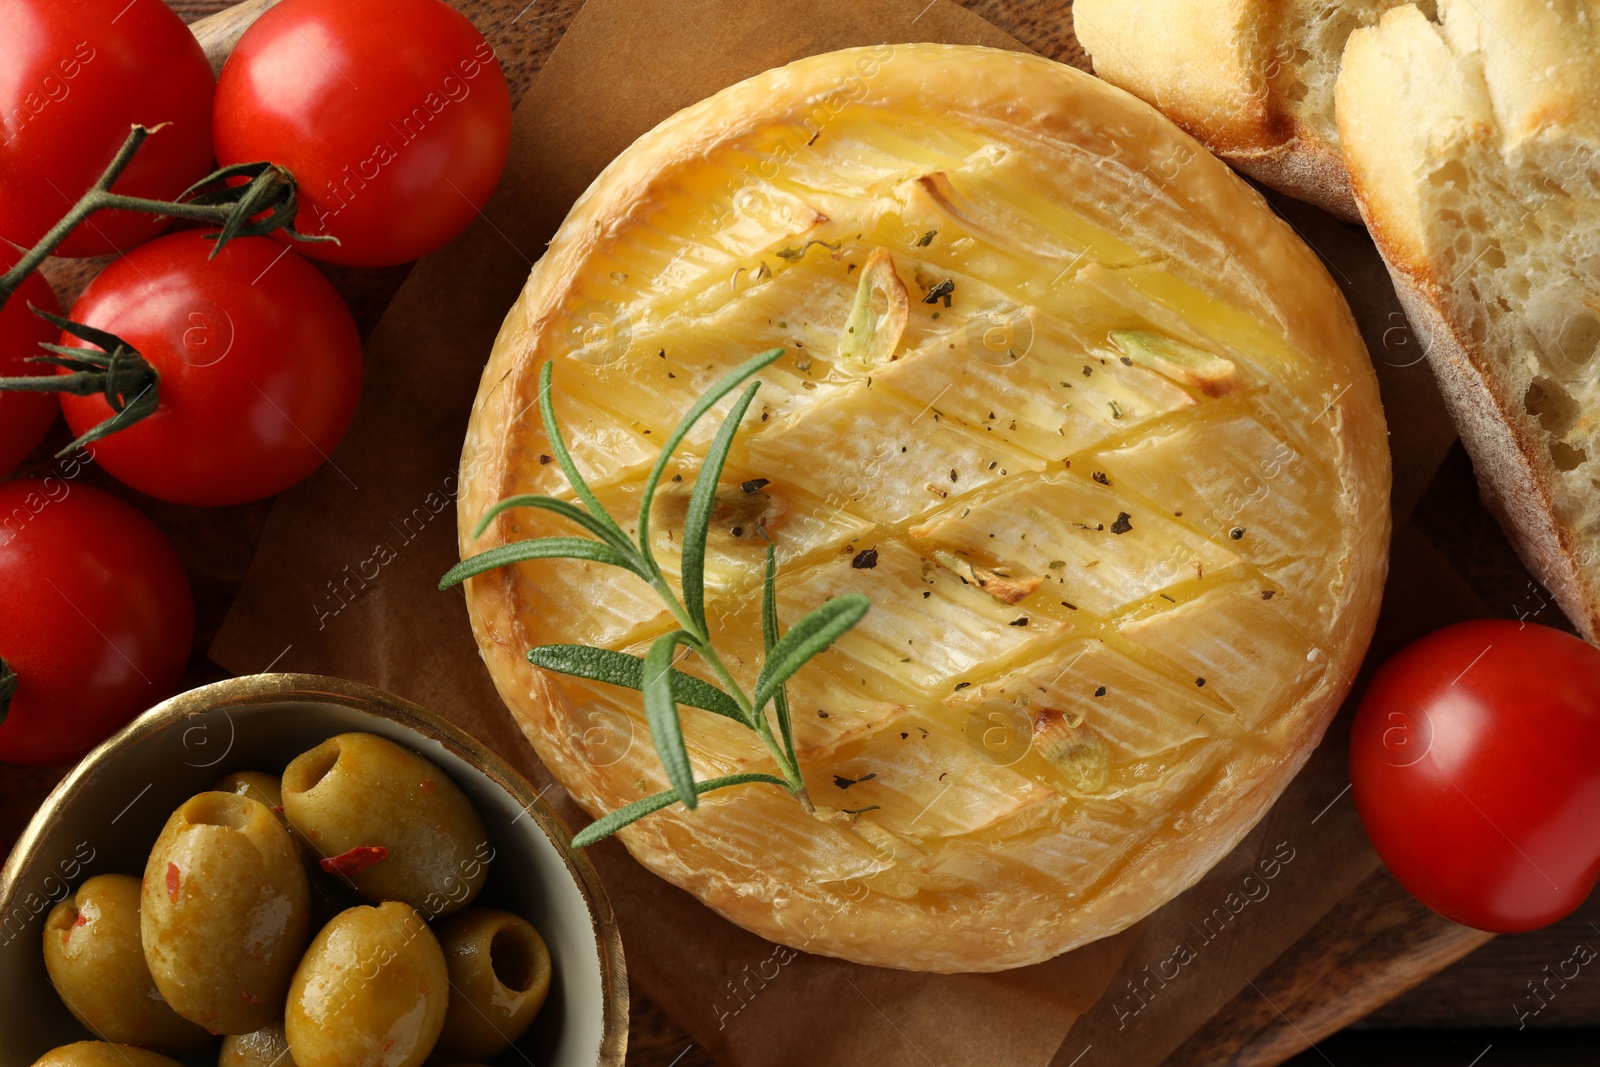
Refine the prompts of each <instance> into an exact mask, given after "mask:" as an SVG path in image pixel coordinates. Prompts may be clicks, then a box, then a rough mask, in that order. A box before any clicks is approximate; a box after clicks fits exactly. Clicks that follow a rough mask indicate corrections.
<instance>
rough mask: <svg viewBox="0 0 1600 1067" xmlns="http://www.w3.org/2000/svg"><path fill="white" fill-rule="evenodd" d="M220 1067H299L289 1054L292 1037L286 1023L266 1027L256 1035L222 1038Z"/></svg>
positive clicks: (218, 1058)
mask: <svg viewBox="0 0 1600 1067" xmlns="http://www.w3.org/2000/svg"><path fill="white" fill-rule="evenodd" d="M217 1067H298V1065H297V1064H296V1063H295V1062H294V1057H293V1056H291V1055H289V1039H288V1038H287V1037H285V1036H284V1033H283V1023H281V1022H276V1023H273V1024H272V1025H271V1026H264V1027H262V1028H261V1029H260V1030H257V1031H256V1032H255V1033H253V1034H238V1035H235V1036H233V1037H225V1038H223V1039H222V1055H221V1056H219V1057H217Z"/></svg>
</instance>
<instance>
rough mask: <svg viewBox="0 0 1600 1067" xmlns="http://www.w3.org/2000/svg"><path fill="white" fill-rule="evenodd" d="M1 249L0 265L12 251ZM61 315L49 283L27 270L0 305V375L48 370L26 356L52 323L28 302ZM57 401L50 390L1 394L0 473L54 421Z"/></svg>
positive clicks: (46, 337)
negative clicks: (8, 297)
mask: <svg viewBox="0 0 1600 1067" xmlns="http://www.w3.org/2000/svg"><path fill="white" fill-rule="evenodd" d="M8 253H9V250H6V251H4V252H0V270H3V269H4V268H5V267H7V266H9V265H10V264H12V263H15V262H16V256H14V255H10V254H8ZM29 304H32V305H33V306H34V307H36V308H39V309H40V310H42V311H51V312H55V313H57V314H60V312H61V307H60V305H59V304H57V303H56V294H55V293H54V292H52V291H51V289H50V283H49V282H46V281H45V280H44V279H43V278H41V277H39V275H38V274H30V275H28V276H27V277H26V278H25V279H23V282H22V284H21V285H19V286H17V291H16V292H15V293H12V294H11V299H10V300H8V301H6V305H5V307H3V308H0V378H21V377H27V376H30V375H35V374H39V375H43V374H50V373H51V372H52V368H51V367H50V365H49V364H47V363H29V362H27V359H28V357H30V356H40V355H44V354H45V353H44V351H43V350H42V349H41V348H40V347H39V342H40V341H54V340H55V339H56V333H57V331H56V328H55V327H54V326H52V325H50V324H49V323H48V322H46V321H45V320H44V319H41V318H40V317H39V316H37V315H35V314H34V313H33V312H31V311H29V310H28V305H29ZM60 410H61V405H60V404H58V403H57V402H56V398H55V396H54V395H53V394H51V393H0V477H4V476H5V475H7V474H10V473H11V472H12V471H14V470H16V469H17V464H19V463H21V462H22V461H23V460H25V459H27V458H28V453H29V452H32V451H33V450H34V448H35V447H36V446H37V445H38V444H39V442H40V441H42V440H44V435H45V433H46V432H47V431H49V429H50V424H51V423H53V422H55V421H56V413H57V412H58V411H60Z"/></svg>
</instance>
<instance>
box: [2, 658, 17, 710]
mask: <svg viewBox="0 0 1600 1067" xmlns="http://www.w3.org/2000/svg"><path fill="white" fill-rule="evenodd" d="M16 691H17V672H16V671H14V670H12V669H11V664H9V663H7V662H6V661H5V660H4V659H0V724H3V723H4V722H5V721H6V716H7V715H9V714H11V697H12V694H14V693H15V692H16Z"/></svg>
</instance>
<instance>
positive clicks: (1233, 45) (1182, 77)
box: [1073, 0, 1361, 222]
mask: <svg viewBox="0 0 1600 1067" xmlns="http://www.w3.org/2000/svg"><path fill="white" fill-rule="evenodd" d="M1073 17H1074V27H1075V29H1076V31H1077V34H1078V38H1079V40H1080V41H1082V42H1083V45H1084V48H1085V49H1087V50H1088V52H1089V55H1090V58H1091V59H1092V60H1093V61H1094V70H1095V73H1096V74H1097V75H1099V76H1100V77H1102V78H1104V79H1105V80H1107V81H1109V82H1111V83H1112V84H1113V85H1116V86H1119V87H1121V88H1123V89H1126V90H1128V91H1129V92H1131V93H1133V94H1134V95H1135V96H1137V97H1140V98H1141V99H1143V100H1145V101H1148V102H1149V103H1151V104H1154V105H1155V106H1156V107H1158V108H1160V109H1161V111H1162V113H1164V114H1165V115H1166V116H1167V117H1168V118H1170V119H1172V121H1173V122H1175V123H1177V124H1178V125H1179V126H1180V127H1182V128H1183V130H1184V132H1186V133H1188V134H1189V135H1190V136H1192V137H1194V138H1195V139H1196V140H1198V141H1200V142H1201V143H1202V144H1204V145H1205V146H1206V147H1207V148H1209V149H1210V150H1211V151H1212V152H1214V153H1216V154H1217V155H1219V156H1221V157H1222V158H1223V159H1225V160H1227V161H1228V162H1229V163H1230V164H1232V165H1233V166H1235V167H1237V168H1238V169H1239V170H1242V171H1244V172H1245V173H1246V174H1248V175H1250V177H1252V178H1254V179H1256V180H1257V181H1259V182H1261V183H1262V184H1263V185H1267V186H1270V187H1271V188H1273V189H1277V190H1279V191H1280V192H1284V193H1287V194H1289V195H1290V196H1293V197H1295V198H1297V199H1300V200H1305V201H1307V202H1308V203H1311V204H1315V205H1316V206H1318V207H1320V208H1322V209H1323V210H1324V211H1327V212H1328V213H1329V214H1332V215H1336V216H1338V217H1339V218H1342V219H1344V220H1346V221H1348V222H1359V221H1360V218H1361V215H1360V212H1359V211H1358V209H1357V208H1356V203H1355V199H1354V197H1353V196H1352V194H1351V192H1350V174H1349V172H1348V171H1347V170H1346V169H1345V164H1344V158H1343V156H1342V155H1341V154H1340V152H1339V147H1338V145H1336V144H1333V143H1330V142H1329V141H1328V140H1327V138H1325V137H1324V136H1322V135H1321V134H1319V133H1318V132H1317V131H1316V130H1314V129H1312V128H1311V127H1310V126H1308V125H1307V124H1306V123H1304V122H1302V121H1301V120H1300V119H1298V118H1297V117H1296V116H1295V114H1294V109H1293V107H1292V106H1291V104H1290V102H1289V101H1288V100H1287V99H1285V97H1284V95H1283V93H1282V92H1281V91H1279V89H1278V88H1277V87H1276V86H1275V84H1274V81H1275V75H1276V73H1277V72H1278V70H1279V69H1280V68H1281V66H1282V63H1283V45H1282V33H1281V29H1282V20H1283V19H1284V18H1285V17H1286V11H1285V6H1284V4H1283V3H1282V0H1077V3H1076V4H1075V5H1074V7H1073Z"/></svg>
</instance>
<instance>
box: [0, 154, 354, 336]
mask: <svg viewBox="0 0 1600 1067" xmlns="http://www.w3.org/2000/svg"><path fill="white" fill-rule="evenodd" d="M165 125H166V124H165V123H163V124H162V125H160V126H154V127H145V126H138V125H135V126H134V127H133V128H132V130H131V131H130V132H129V134H128V139H127V140H126V141H124V142H123V143H122V147H121V148H120V149H118V150H117V154H116V156H114V157H113V158H112V160H111V165H110V166H108V167H107V168H106V170H105V173H104V174H101V175H100V177H99V179H98V180H97V181H96V182H95V183H94V184H93V185H92V186H90V187H89V191H88V192H86V193H84V194H83V196H82V197H80V198H79V200H78V202H77V203H76V204H74V205H72V209H71V210H70V211H68V212H67V214H66V215H65V216H64V217H63V218H62V219H61V221H60V222H58V223H56V224H55V225H54V226H52V227H51V228H50V232H49V233H47V234H45V235H44V237H43V238H41V239H40V240H39V243H38V244H36V245H34V246H33V247H32V248H30V249H29V250H28V251H27V253H26V254H24V255H23V257H22V258H21V259H19V260H18V261H17V263H16V265H15V266H13V267H12V268H11V269H10V270H8V271H6V272H5V274H4V275H0V307H4V306H5V303H6V301H7V300H9V299H11V294H12V293H13V292H15V291H16V288H17V286H19V285H21V284H22V280H23V279H24V278H26V277H27V276H28V275H29V274H31V273H33V271H34V270H35V269H37V268H38V266H39V265H40V264H41V263H43V262H44V261H45V260H46V259H47V258H49V256H50V254H51V253H52V252H54V251H55V250H56V248H58V247H59V246H60V244H61V242H62V241H65V240H66V239H67V235H68V234H70V233H72V231H73V230H75V229H77V227H78V226H79V225H80V224H81V223H82V222H83V221H84V220H85V219H87V218H88V217H89V216H90V215H93V214H94V213H95V212H96V211H106V210H111V211H138V212H142V213H144V214H147V215H157V216H162V217H165V218H178V219H190V220H192V221H195V222H209V223H211V224H213V225H215V226H219V227H221V229H220V230H219V231H218V232H217V233H216V234H215V235H214V239H215V240H216V247H215V248H213V249H212V250H211V255H212V256H213V257H215V256H216V254H217V253H218V252H220V251H222V247H223V245H225V244H227V243H228V242H229V241H230V240H232V239H233V238H235V237H259V236H263V235H265V234H268V233H271V232H273V231H274V230H283V231H284V232H285V233H287V234H288V235H289V236H290V237H292V238H294V239H295V240H297V241H333V242H335V243H337V241H338V239H337V238H335V237H318V236H312V235H309V234H303V233H300V232H299V231H298V230H296V229H295V228H294V219H295V215H296V213H297V212H298V211H299V207H300V203H299V198H298V195H297V193H296V182H295V178H294V175H293V174H291V173H290V172H289V171H288V170H287V169H285V168H283V167H280V166H278V165H277V164H275V163H241V164H237V165H235V166H231V167H223V168H222V169H221V170H218V171H215V172H214V173H212V174H208V175H207V176H206V177H204V178H202V179H201V180H200V181H198V182H196V183H195V184H193V185H191V186H190V187H189V188H187V189H185V190H184V191H183V192H182V193H180V194H178V198H177V199H176V200H170V201H169V200H149V199H146V198H144V197H139V196H122V195H120V194H118V193H113V192H112V191H111V186H112V185H114V184H115V183H116V180H117V179H118V178H120V177H121V176H122V172H123V171H124V170H126V169H127V168H128V164H129V163H131V162H133V157H134V156H135V155H136V154H137V153H138V151H139V146H140V145H142V144H144V142H145V139H146V138H148V137H149V136H150V135H151V134H153V133H157V132H159V131H160V130H161V129H162V127H163V126H165ZM240 179H246V180H245V181H242V182H241V181H240ZM263 213H265V214H264V217H262V218H257V217H256V216H258V215H263Z"/></svg>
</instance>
